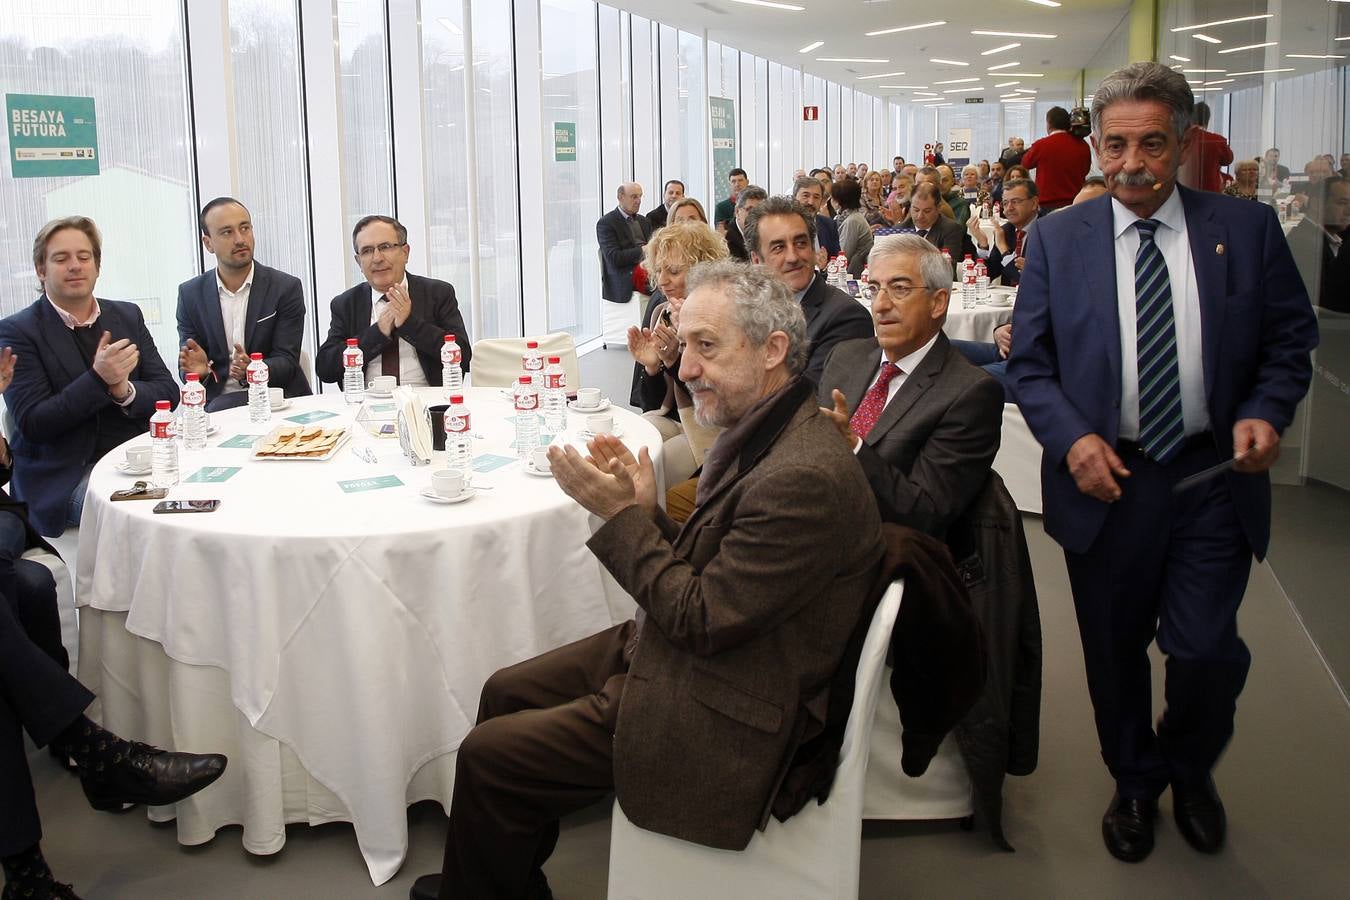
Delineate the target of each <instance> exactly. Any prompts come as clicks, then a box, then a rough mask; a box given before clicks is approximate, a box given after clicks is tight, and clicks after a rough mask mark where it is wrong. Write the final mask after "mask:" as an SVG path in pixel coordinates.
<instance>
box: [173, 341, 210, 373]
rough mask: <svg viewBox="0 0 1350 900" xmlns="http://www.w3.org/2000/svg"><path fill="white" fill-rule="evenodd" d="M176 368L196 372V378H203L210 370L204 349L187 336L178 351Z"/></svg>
mask: <svg viewBox="0 0 1350 900" xmlns="http://www.w3.org/2000/svg"><path fill="white" fill-rule="evenodd" d="M178 368H179V369H181V370H182V371H184V372H196V373H197V377H198V378H205V377H206V373H207V372H209V371H211V361H210V360H208V359H207V358H206V351H205V350H203V349H202V348H201V345H200V344H198V343H197V342H196V341H194V340H193V339H192V338H188V340H187V343H186V344H184V345H183V348H182V349H181V350H179V351H178Z"/></svg>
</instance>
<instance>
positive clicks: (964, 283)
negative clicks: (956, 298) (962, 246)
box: [961, 253, 975, 303]
mask: <svg viewBox="0 0 1350 900" xmlns="http://www.w3.org/2000/svg"><path fill="white" fill-rule="evenodd" d="M961 299H962V300H963V301H965V302H966V303H974V302H975V260H974V259H972V258H971V255H970V254H969V253H967V254H966V258H965V259H963V260H962V261H961Z"/></svg>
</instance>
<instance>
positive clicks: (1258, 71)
mask: <svg viewBox="0 0 1350 900" xmlns="http://www.w3.org/2000/svg"><path fill="white" fill-rule="evenodd" d="M1293 71H1294V69H1292V68H1289V69H1253V70H1252V71H1250V72H1229V73H1228V74H1229V75H1232V76H1233V77H1234V78H1238V77H1240V76H1243V75H1275V74H1277V73H1279V72H1293Z"/></svg>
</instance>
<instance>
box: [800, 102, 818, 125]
mask: <svg viewBox="0 0 1350 900" xmlns="http://www.w3.org/2000/svg"><path fill="white" fill-rule="evenodd" d="M819 120H820V107H819V106H803V107H802V121H803V122H816V121H819Z"/></svg>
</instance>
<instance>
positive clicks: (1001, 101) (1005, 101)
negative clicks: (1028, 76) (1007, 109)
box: [998, 97, 1036, 103]
mask: <svg viewBox="0 0 1350 900" xmlns="http://www.w3.org/2000/svg"><path fill="white" fill-rule="evenodd" d="M998 102H999V103H1035V102H1036V101H1035V100H1033V99H1032V98H1030V97H1028V98H1026V99H1025V100H1000V101H998Z"/></svg>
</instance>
